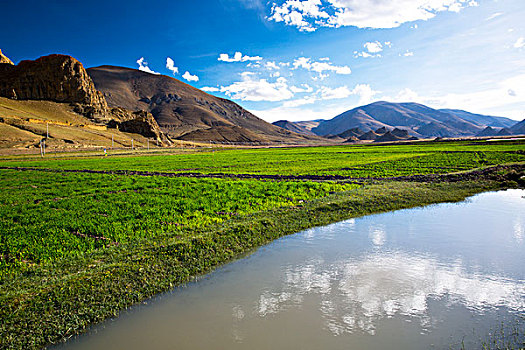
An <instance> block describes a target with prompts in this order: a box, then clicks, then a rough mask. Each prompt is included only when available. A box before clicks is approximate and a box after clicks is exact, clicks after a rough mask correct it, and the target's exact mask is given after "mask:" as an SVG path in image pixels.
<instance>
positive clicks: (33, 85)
mask: <svg viewBox="0 0 525 350" xmlns="http://www.w3.org/2000/svg"><path fill="white" fill-rule="evenodd" d="M2 57H5V56H3V55H2ZM2 60H3V61H6V59H2ZM9 62H10V60H9ZM9 62H6V63H0V97H6V98H8V99H10V100H14V101H26V100H31V101H47V102H55V103H61V104H65V106H57V105H55V106H54V107H53V108H54V109H56V110H60V111H61V112H60V113H62V112H64V113H66V114H68V113H70V112H73V113H77V114H79V115H82V116H83V117H86V118H88V119H89V121H90V122H94V123H95V124H98V125H99V126H100V127H102V126H110V127H114V128H122V129H123V131H124V130H125V131H127V132H130V133H138V134H141V135H142V136H146V135H148V136H147V137H151V138H153V139H155V140H157V141H159V142H169V140H168V139H167V138H166V136H165V135H164V134H163V133H162V131H161V130H160V128H159V126H158V125H157V123H156V121H155V119H154V118H153V116H151V115H148V113H147V112H144V113H132V112H131V111H128V110H125V109H122V108H110V107H108V104H107V102H106V99H105V97H104V96H103V95H102V93H100V92H99V91H97V90H96V88H95V85H94V83H93V81H92V80H91V78H90V77H89V75H88V74H87V72H86V70H85V69H84V67H83V66H82V64H81V63H80V62H79V61H78V60H76V59H75V58H73V57H71V56H66V55H49V56H44V57H40V58H38V59H37V60H34V61H30V60H26V61H22V62H20V63H19V64H18V65H13V64H12V62H11V63H9ZM11 105H12V106H13V107H10V108H11V109H12V110H13V111H15V112H16V111H17V110H18V109H19V111H18V112H20V113H18V114H20V115H23V114H24V112H23V108H22V107H23V106H22V105H21V104H18V105H20V108H18V105H17V104H16V103H15V104H14V105H13V104H11ZM48 107H49V104H47V105H44V104H42V109H45V108H48ZM32 109H33V111H35V112H36V113H34V116H35V117H36V119H35V118H33V119H35V120H39V119H38V117H39V114H41V115H46V116H48V115H49V113H48V111H45V110H40V111H39V110H38V105H33V106H32ZM14 115H15V116H16V115H17V113H14ZM30 119H31V118H30Z"/></svg>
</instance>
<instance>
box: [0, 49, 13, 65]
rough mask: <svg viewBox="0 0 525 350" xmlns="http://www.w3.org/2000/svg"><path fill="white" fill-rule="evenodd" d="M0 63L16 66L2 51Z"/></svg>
mask: <svg viewBox="0 0 525 350" xmlns="http://www.w3.org/2000/svg"><path fill="white" fill-rule="evenodd" d="M0 63H5V64H11V65H14V63H13V62H12V61H11V60H10V59H9V57H7V56H5V55H4V54H3V53H2V50H0Z"/></svg>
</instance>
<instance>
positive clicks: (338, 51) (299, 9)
mask: <svg viewBox="0 0 525 350" xmlns="http://www.w3.org/2000/svg"><path fill="white" fill-rule="evenodd" d="M0 9H1V10H0V23H2V27H3V30H2V31H1V32H0V49H2V51H3V52H4V53H5V54H6V55H7V56H8V57H10V58H11V59H12V60H13V61H15V63H17V62H19V61H21V60H23V59H34V58H37V57H39V56H42V55H45V54H49V53H64V54H69V55H72V56H74V57H76V58H77V59H79V60H80V61H81V62H82V63H83V64H84V66H86V67H93V66H98V65H103V64H111V65H119V66H126V67H132V68H140V69H143V70H149V71H151V72H156V73H160V74H165V75H169V76H173V77H175V78H177V79H180V80H183V81H186V82H187V83H189V84H191V85H193V86H195V87H197V88H202V89H205V90H206V91H208V92H209V93H211V94H214V95H217V96H220V97H226V98H230V99H233V100H234V101H236V102H237V103H239V104H241V105H242V106H243V107H245V108H247V109H248V110H250V111H252V112H254V113H255V114H256V115H257V116H259V117H262V118H263V119H265V120H268V121H275V120H279V119H288V120H309V119H316V118H324V119H329V118H332V117H334V116H336V115H337V114H339V113H341V112H344V111H346V110H348V109H351V108H353V107H356V106H359V105H362V104H366V103H370V102H373V101H377V100H389V101H395V102H420V103H424V104H426V105H429V106H431V107H434V108H459V109H465V110H468V111H471V112H475V113H483V114H491V115H499V116H506V117H510V118H513V119H516V120H521V119H523V118H525V20H523V19H524V18H525V3H524V2H523V0H270V1H265V0H215V1H211V0H200V1H191V0H172V1H150V2H144V1H142V2H134V1H89V2H79V1H68V0H59V1H56V0H55V1H45V2H44V1H16V2H15V1H4V0H0ZM197 79H198V80H197Z"/></svg>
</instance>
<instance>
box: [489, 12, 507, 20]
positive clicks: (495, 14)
mask: <svg viewBox="0 0 525 350" xmlns="http://www.w3.org/2000/svg"><path fill="white" fill-rule="evenodd" d="M502 14H503V12H496V13H493V14H492V15H490V16H488V17H487V18H486V19H485V20H486V21H491V20H493V19H494V18H497V17H499V16H501V15H502Z"/></svg>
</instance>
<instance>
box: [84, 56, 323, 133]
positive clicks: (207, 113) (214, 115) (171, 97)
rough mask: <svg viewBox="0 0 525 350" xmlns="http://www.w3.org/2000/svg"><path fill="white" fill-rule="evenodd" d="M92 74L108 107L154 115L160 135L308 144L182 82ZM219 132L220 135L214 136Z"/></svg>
mask: <svg viewBox="0 0 525 350" xmlns="http://www.w3.org/2000/svg"><path fill="white" fill-rule="evenodd" d="M87 71H88V74H89V75H90V76H91V78H92V79H93V81H94V82H95V86H96V88H97V90H99V91H101V92H102V93H103V94H104V96H105V97H106V100H107V101H108V104H109V105H110V106H113V107H122V108H126V109H130V110H146V111H149V112H151V113H152V114H153V116H154V117H155V119H156V120H157V122H158V124H159V125H160V127H161V129H162V130H163V131H164V132H166V133H168V134H169V135H171V136H173V137H176V138H181V139H186V140H188V139H194V140H202V141H208V140H204V139H205V138H207V137H210V139H209V141H219V142H221V141H229V142H237V141H238V140H241V139H242V140H245V142H256V143H258V142H259V143H261V142H275V141H278V142H282V141H287V142H292V143H307V142H310V141H315V140H318V141H319V140H321V138H319V137H316V136H307V135H299V134H297V133H294V132H290V131H288V130H284V129H282V128H279V127H277V126H274V125H272V124H270V123H267V122H265V121H264V120H262V119H259V118H258V117H256V116H255V115H253V114H251V113H250V112H248V111H247V110H245V109H243V108H242V107H241V106H239V105H237V104H236V103H234V102H232V101H229V100H226V99H222V98H218V97H215V96H212V95H209V94H207V93H205V92H203V91H201V90H199V89H196V88H194V87H192V86H190V85H188V84H185V83H183V82H181V81H179V80H177V79H174V78H171V77H168V76H164V75H154V74H149V73H145V72H142V71H139V70H136V69H130V68H123V67H114V66H101V67H95V68H89V69H88V70H87ZM217 127H220V131H219V130H212V129H213V128H217Z"/></svg>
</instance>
